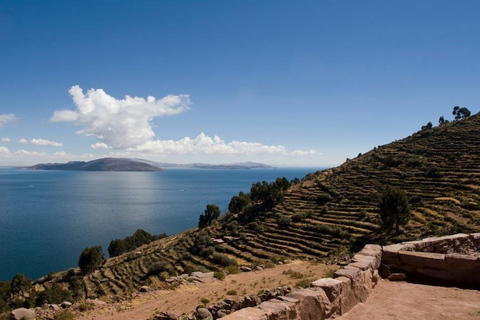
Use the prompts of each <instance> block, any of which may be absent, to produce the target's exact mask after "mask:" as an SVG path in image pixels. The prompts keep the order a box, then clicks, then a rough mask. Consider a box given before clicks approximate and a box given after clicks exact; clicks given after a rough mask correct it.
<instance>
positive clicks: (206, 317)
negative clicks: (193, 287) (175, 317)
mask: <svg viewBox="0 0 480 320" xmlns="http://www.w3.org/2000/svg"><path fill="white" fill-rule="evenodd" d="M195 318H196V319H198V320H213V316H212V313H211V312H210V311H209V310H208V309H207V308H198V309H197V311H195Z"/></svg>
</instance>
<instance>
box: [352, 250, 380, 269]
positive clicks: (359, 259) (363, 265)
mask: <svg viewBox="0 0 480 320" xmlns="http://www.w3.org/2000/svg"><path fill="white" fill-rule="evenodd" d="M379 263H380V262H379V261H377V259H376V257H372V256H364V255H361V254H358V253H357V254H356V255H355V256H354V257H353V262H351V263H350V264H349V266H352V267H355V268H358V269H360V270H368V269H372V270H373V269H378V266H377V265H379Z"/></svg>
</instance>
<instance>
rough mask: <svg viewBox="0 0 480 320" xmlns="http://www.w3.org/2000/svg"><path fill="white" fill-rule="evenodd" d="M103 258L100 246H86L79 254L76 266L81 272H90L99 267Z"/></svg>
mask: <svg viewBox="0 0 480 320" xmlns="http://www.w3.org/2000/svg"><path fill="white" fill-rule="evenodd" d="M104 260H105V259H104V257H103V251H102V247H101V246H96V247H87V248H85V249H83V251H82V253H81V254H80V258H79V259H78V266H79V267H80V269H81V270H82V272H83V273H90V272H92V271H93V270H95V269H97V268H98V267H100V266H101V265H102V263H103V261H104Z"/></svg>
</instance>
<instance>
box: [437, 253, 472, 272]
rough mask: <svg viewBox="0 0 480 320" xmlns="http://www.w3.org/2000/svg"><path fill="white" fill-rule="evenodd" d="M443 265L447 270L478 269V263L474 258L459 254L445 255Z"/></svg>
mask: <svg viewBox="0 0 480 320" xmlns="http://www.w3.org/2000/svg"><path fill="white" fill-rule="evenodd" d="M445 263H446V264H447V268H449V269H452V268H453V269H456V268H461V269H475V268H480V261H479V259H478V258H477V257H476V256H473V255H466V254H459V253H449V254H446V255H445Z"/></svg>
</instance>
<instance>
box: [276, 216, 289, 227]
mask: <svg viewBox="0 0 480 320" xmlns="http://www.w3.org/2000/svg"><path fill="white" fill-rule="evenodd" d="M291 224H292V219H291V218H290V217H287V216H282V217H280V219H278V226H279V227H280V228H286V227H288V226H289V225H291Z"/></svg>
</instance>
